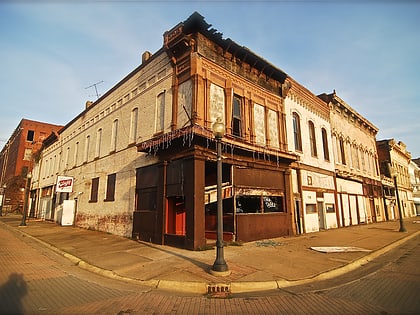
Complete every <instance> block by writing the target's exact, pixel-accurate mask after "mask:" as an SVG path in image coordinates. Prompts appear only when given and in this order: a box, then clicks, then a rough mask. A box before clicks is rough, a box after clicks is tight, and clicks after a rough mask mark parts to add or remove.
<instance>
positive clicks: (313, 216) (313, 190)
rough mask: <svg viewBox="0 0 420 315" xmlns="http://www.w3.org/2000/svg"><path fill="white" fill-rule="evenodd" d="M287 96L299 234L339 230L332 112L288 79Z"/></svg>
mask: <svg viewBox="0 0 420 315" xmlns="http://www.w3.org/2000/svg"><path fill="white" fill-rule="evenodd" d="M286 85H287V87H288V91H287V94H286V95H285V101H284V104H285V111H286V118H287V136H288V141H287V143H288V148H289V151H291V152H293V153H294V154H296V155H297V156H298V161H296V162H294V163H293V165H292V167H293V168H292V178H293V198H294V199H293V203H294V211H295V220H296V231H297V233H308V232H316V231H319V230H320V229H330V228H336V227H338V218H337V212H336V209H337V205H336V200H335V173H334V170H335V168H334V156H333V152H332V143H331V127H330V125H331V124H330V108H329V105H328V104H327V103H325V102H324V101H322V100H321V99H320V98H318V97H317V96H316V95H314V94H312V93H311V92H310V91H309V90H308V89H306V88H305V87H303V86H302V85H301V84H299V83H298V82H296V81H295V80H293V79H292V78H290V77H288V78H287V79H286Z"/></svg>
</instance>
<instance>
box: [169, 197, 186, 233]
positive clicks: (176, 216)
mask: <svg viewBox="0 0 420 315" xmlns="http://www.w3.org/2000/svg"><path fill="white" fill-rule="evenodd" d="M185 219H186V213H185V201H184V197H180V196H177V197H169V198H168V206H167V214H166V233H167V234H174V235H185V231H186V225H185V222H186V220H185Z"/></svg>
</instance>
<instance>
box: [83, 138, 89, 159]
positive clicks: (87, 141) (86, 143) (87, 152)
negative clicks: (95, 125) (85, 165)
mask: <svg viewBox="0 0 420 315" xmlns="http://www.w3.org/2000/svg"><path fill="white" fill-rule="evenodd" d="M89 150H90V136H86V142H85V154H84V162H87V161H88V160H89Z"/></svg>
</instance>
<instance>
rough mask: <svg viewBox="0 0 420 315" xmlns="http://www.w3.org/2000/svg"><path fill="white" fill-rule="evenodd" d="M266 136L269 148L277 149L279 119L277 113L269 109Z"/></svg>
mask: <svg viewBox="0 0 420 315" xmlns="http://www.w3.org/2000/svg"><path fill="white" fill-rule="evenodd" d="M267 125H268V136H269V139H270V146H271V147H275V148H278V147H279V119H278V115H277V112H276V111H274V110H271V109H269V110H268V114H267Z"/></svg>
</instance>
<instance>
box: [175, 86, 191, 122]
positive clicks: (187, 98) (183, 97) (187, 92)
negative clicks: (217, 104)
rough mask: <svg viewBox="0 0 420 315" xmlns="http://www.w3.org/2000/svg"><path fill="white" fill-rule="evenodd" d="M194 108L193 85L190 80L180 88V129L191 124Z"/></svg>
mask: <svg viewBox="0 0 420 315" xmlns="http://www.w3.org/2000/svg"><path fill="white" fill-rule="evenodd" d="M191 108H192V84H191V80H188V81H186V82H184V83H182V84H180V85H179V87H178V115H177V116H178V127H179V128H182V127H184V126H186V125H187V124H188V123H189V122H190V117H191Z"/></svg>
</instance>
